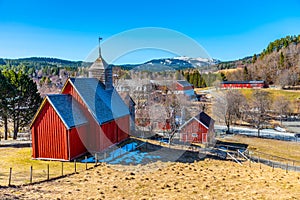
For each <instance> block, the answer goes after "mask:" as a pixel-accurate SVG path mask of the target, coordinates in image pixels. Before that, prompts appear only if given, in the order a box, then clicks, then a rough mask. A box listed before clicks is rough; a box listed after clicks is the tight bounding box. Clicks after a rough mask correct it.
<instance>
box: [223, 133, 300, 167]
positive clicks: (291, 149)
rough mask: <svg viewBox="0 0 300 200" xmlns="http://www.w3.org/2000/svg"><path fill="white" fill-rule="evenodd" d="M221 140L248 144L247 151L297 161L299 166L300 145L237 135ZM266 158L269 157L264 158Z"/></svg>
mask: <svg viewBox="0 0 300 200" xmlns="http://www.w3.org/2000/svg"><path fill="white" fill-rule="evenodd" d="M222 140H225V141H228V142H238V143H243V144H248V145H249V146H248V149H249V150H251V151H254V152H255V151H259V152H264V153H266V154H270V155H273V156H278V157H282V158H286V159H292V160H299V163H298V165H300V143H296V142H286V141H280V140H271V139H263V138H256V137H246V136H239V135H236V136H233V137H228V138H226V139H222ZM266 158H269V157H268V156H266Z"/></svg>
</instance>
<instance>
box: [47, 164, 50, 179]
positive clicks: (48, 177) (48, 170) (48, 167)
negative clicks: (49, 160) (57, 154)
mask: <svg viewBox="0 0 300 200" xmlns="http://www.w3.org/2000/svg"><path fill="white" fill-rule="evenodd" d="M49 173H50V166H49V164H47V180H49V179H50V174H49Z"/></svg>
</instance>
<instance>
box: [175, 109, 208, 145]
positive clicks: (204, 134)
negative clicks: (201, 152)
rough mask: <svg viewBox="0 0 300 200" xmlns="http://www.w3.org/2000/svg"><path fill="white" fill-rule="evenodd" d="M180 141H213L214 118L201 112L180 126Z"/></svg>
mask: <svg viewBox="0 0 300 200" xmlns="http://www.w3.org/2000/svg"><path fill="white" fill-rule="evenodd" d="M179 134H180V141H182V142H195V143H212V142H213V141H214V120H213V119H212V118H211V117H210V116H208V115H207V114H206V113H204V112H201V113H199V114H198V115H196V116H195V117H192V118H191V119H189V120H188V121H187V122H185V123H184V124H183V125H181V126H180V127H179Z"/></svg>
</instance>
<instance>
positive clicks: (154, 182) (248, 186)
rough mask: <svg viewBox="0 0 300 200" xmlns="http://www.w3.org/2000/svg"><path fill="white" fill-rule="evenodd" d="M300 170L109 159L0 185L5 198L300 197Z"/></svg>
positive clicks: (217, 163)
mask: <svg viewBox="0 0 300 200" xmlns="http://www.w3.org/2000/svg"><path fill="white" fill-rule="evenodd" d="M299 185H300V173H296V172H288V173H286V172H285V171H283V170H280V169H275V170H274V171H272V169H271V168H270V167H266V166H262V168H261V169H260V168H259V165H258V164H253V163H252V164H251V166H249V164H248V163H245V164H244V165H243V166H240V165H238V164H236V163H233V162H230V161H217V160H208V159H206V160H205V161H199V162H195V163H192V164H184V163H174V162H166V163H163V162H155V163H151V164H147V165H143V166H141V165H138V166H121V165H105V164H101V165H99V166H98V167H96V168H94V169H91V170H89V171H84V172H81V173H79V174H75V175H72V176H69V177H66V178H63V179H58V180H54V181H50V182H45V183H40V184H36V185H29V186H22V187H18V188H2V189H0V198H1V199H299V197H300V190H299Z"/></svg>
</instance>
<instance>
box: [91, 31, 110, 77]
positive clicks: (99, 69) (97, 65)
mask: <svg viewBox="0 0 300 200" xmlns="http://www.w3.org/2000/svg"><path fill="white" fill-rule="evenodd" d="M101 40H102V38H101V37H99V47H98V48H99V55H98V58H97V59H96V60H95V62H94V63H93V64H92V66H91V67H90V68H89V77H90V78H98V79H99V80H100V81H102V82H103V83H104V82H105V75H104V73H105V72H104V71H105V69H106V68H107V66H108V64H107V63H106V62H105V60H104V59H103V58H102V55H101V44H100V43H101Z"/></svg>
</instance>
